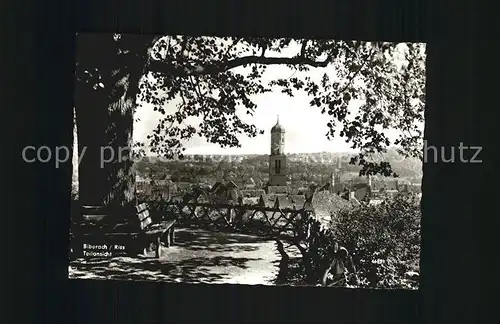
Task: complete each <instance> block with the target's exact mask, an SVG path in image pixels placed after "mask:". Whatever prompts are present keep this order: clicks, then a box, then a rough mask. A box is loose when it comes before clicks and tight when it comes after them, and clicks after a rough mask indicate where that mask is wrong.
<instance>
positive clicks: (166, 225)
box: [136, 203, 176, 258]
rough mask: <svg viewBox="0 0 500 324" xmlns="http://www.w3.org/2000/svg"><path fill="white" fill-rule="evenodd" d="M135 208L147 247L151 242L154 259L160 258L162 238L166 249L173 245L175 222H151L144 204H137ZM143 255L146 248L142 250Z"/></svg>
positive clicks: (172, 220) (173, 220)
mask: <svg viewBox="0 0 500 324" xmlns="http://www.w3.org/2000/svg"><path fill="white" fill-rule="evenodd" d="M136 208H137V216H138V218H139V221H140V227H141V231H142V234H143V236H144V237H145V238H146V244H147V245H148V244H149V243H150V242H151V241H152V242H154V243H155V244H156V250H155V257H156V258H159V257H160V256H161V245H162V244H161V240H162V239H163V238H165V239H166V241H165V245H166V247H167V248H168V247H170V246H171V245H172V244H174V241H175V224H176V220H175V219H171V220H165V221H159V222H153V219H152V218H151V215H150V213H149V209H148V207H147V205H146V204H145V203H142V204H139V205H138V206H137V207H136ZM144 254H146V248H144Z"/></svg>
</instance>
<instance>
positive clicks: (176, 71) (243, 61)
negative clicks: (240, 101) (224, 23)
mask: <svg viewBox="0 0 500 324" xmlns="http://www.w3.org/2000/svg"><path fill="white" fill-rule="evenodd" d="M328 63H329V60H328V59H326V60H324V61H314V60H310V59H306V58H303V57H291V58H289V57H260V56H244V57H239V58H235V59H232V60H229V61H227V62H214V63H208V64H207V65H205V66H194V67H187V66H186V67H184V66H181V65H177V64H175V63H174V62H164V61H159V60H151V62H150V64H149V67H148V68H149V71H151V72H157V73H163V74H169V75H172V76H177V77H186V76H189V75H206V74H216V73H220V72H224V71H227V70H231V69H234V68H236V67H238V66H244V65H248V64H264V65H277V64H286V65H309V66H312V67H326V66H327V65H328Z"/></svg>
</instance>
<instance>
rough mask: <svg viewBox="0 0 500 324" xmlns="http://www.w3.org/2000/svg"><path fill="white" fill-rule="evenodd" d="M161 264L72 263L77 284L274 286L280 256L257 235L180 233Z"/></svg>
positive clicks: (142, 260)
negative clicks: (135, 282)
mask: <svg viewBox="0 0 500 324" xmlns="http://www.w3.org/2000/svg"><path fill="white" fill-rule="evenodd" d="M162 253H163V255H162V258H161V259H159V260H158V259H154V258H152V255H150V256H148V257H143V258H129V257H116V258H112V259H107V260H100V261H90V260H83V259H79V260H76V261H73V262H71V263H70V267H69V277H70V278H74V279H91V278H92V279H117V280H147V281H162V282H186V283H212V284H217V283H220V284H224V283H225V284H248V285H272V284H274V280H275V278H276V276H277V274H278V264H279V261H280V255H279V253H278V251H277V249H276V243H275V242H274V241H270V240H264V239H263V238H260V237H258V236H252V235H243V234H234V233H220V232H212V231H207V230H202V229H178V230H176V245H175V246H173V247H170V248H164V249H163V252H162Z"/></svg>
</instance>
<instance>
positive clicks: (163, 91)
mask: <svg viewBox="0 0 500 324" xmlns="http://www.w3.org/2000/svg"><path fill="white" fill-rule="evenodd" d="M107 37H114V38H113V39H114V43H110V44H114V45H112V46H115V47H116V48H113V51H108V52H109V53H111V54H112V55H113V57H110V60H112V59H114V60H115V61H116V62H120V63H119V64H120V65H122V66H134V67H135V69H138V67H139V66H140V67H141V69H142V70H141V71H142V73H143V78H142V79H141V81H140V82H139V84H138V88H139V90H140V91H139V94H138V100H139V101H138V102H139V103H141V102H145V103H149V104H151V105H153V107H154V108H153V109H154V110H156V111H158V112H160V113H162V114H163V117H162V118H161V119H160V120H159V121H158V125H157V127H156V129H155V130H154V131H153V133H152V134H151V135H150V136H149V143H148V146H150V148H151V150H152V151H153V152H154V153H158V154H162V155H164V156H167V157H174V156H182V153H183V152H184V150H185V148H184V147H183V142H184V140H188V139H190V138H192V137H193V136H195V135H197V136H200V137H202V138H205V139H206V140H207V141H208V142H210V143H215V144H218V145H220V146H222V147H238V146H240V142H239V136H241V135H244V136H251V137H254V136H256V135H257V134H259V133H261V132H262V130H260V129H257V128H256V127H255V125H253V124H251V123H248V122H246V121H244V120H243V119H244V118H242V116H240V114H239V113H238V112H239V111H240V109H242V111H244V112H245V113H246V114H249V115H252V114H253V113H254V111H255V109H257V106H256V104H255V103H254V101H253V98H254V95H258V94H263V93H266V92H270V91H282V92H283V93H286V94H288V95H290V96H294V95H295V94H296V93H298V92H305V93H307V95H308V96H309V97H310V98H311V100H310V105H311V106H312V107H317V109H320V110H321V112H322V113H323V114H325V115H326V116H328V118H325V123H326V124H327V126H328V129H329V131H328V133H327V134H325V136H327V137H328V138H332V137H334V136H342V137H345V138H346V140H347V141H348V142H349V143H350V144H351V146H352V148H355V149H360V150H361V152H362V153H361V154H360V155H359V156H357V157H356V158H355V159H353V161H352V162H353V163H357V164H359V165H361V166H363V169H362V170H361V172H362V173H383V174H385V175H391V174H392V175H394V173H393V172H392V170H391V167H390V164H387V163H385V162H383V161H382V162H376V161H375V162H374V161H373V159H372V157H373V156H374V155H376V154H377V153H380V152H383V151H384V150H385V148H387V147H388V146H389V145H391V144H395V145H399V147H400V150H401V153H402V154H404V155H407V156H413V157H420V156H421V145H420V144H421V142H420V141H421V139H422V134H421V132H420V129H419V128H418V123H419V122H423V107H424V97H425V64H424V60H425V53H424V46H423V45H421V44H395V43H386V42H361V41H333V40H322V39H310V40H305V39H291V38H280V39H267V38H255V37H254V38H240V37H190V36H167V37H152V36H148V37H145V36H132V35H109V36H107ZM151 44H152V45H151ZM110 46H111V45H110ZM294 48H296V51H295V53H292V54H290V51H291V50H293V49H294ZM101 52H102V51H101V49H96V55H100V53H101ZM111 54H110V55H111ZM399 56H401V58H400V59H398V57H399ZM94 61H96V62H97V61H99V62H102V61H103V60H94ZM85 62H86V63H87V64H80V66H79V67H77V74H78V77H79V80H85V82H90V83H92V84H93V86H94V87H95V88H96V89H97V90H98V89H99V87H106V85H105V84H106V82H105V81H106V80H104V79H103V78H102V77H100V76H99V73H96V71H97V72H98V71H100V70H104V69H106V68H107V67H105V66H97V65H96V64H93V60H92V57H91V58H86V59H85ZM139 63H140V64H139ZM117 64H118V63H116V64H113V65H117ZM101 65H102V64H101ZM270 65H284V66H287V67H288V68H289V69H290V70H291V71H294V74H293V75H292V76H291V77H290V78H279V79H274V80H267V79H266V77H265V71H266V69H267V68H268V66H270ZM311 69H324V70H325V73H324V74H323V77H322V78H320V79H319V80H315V79H313V78H311V77H309V76H308V74H307V72H308V71H309V70H311ZM122 70H123V69H122ZM125 70H126V69H125ZM85 71H86V72H85ZM331 73H334V74H335V76H336V77H335V78H333V77H331V75H332V74H331ZM101 74H102V75H107V76H108V77H109V78H113V75H114V73H113V71H110V73H101ZM112 92H113V91H111V92H110V95H111V93H112ZM356 99H361V100H364V104H363V105H362V106H361V107H360V108H359V109H358V111H357V112H353V111H351V110H350V109H349V110H348V109H347V108H348V106H349V104H350V103H351V102H352V101H353V100H356ZM167 104H169V106H170V105H175V107H176V109H175V111H169V110H168V111H167V109H166V106H167ZM193 117H194V118H197V120H198V121H199V122H198V124H197V125H192V124H188V123H186V120H187V119H188V118H193ZM388 128H396V129H397V130H399V133H400V137H399V138H398V139H397V140H396V142H395V143H391V141H390V139H389V138H388V137H387V136H386V134H385V133H384V131H385V130H386V129H388ZM144 144H145V143H139V144H138V145H139V146H144Z"/></svg>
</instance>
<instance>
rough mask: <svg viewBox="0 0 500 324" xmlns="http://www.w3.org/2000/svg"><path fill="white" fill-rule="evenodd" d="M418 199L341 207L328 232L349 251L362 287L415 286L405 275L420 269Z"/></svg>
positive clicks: (400, 196) (408, 198)
mask: <svg viewBox="0 0 500 324" xmlns="http://www.w3.org/2000/svg"><path fill="white" fill-rule="evenodd" d="M420 218H421V212H420V199H419V198H418V197H417V196H416V195H398V196H396V197H394V198H392V199H389V200H386V201H385V202H384V203H382V204H380V205H376V206H370V205H361V206H359V207H357V208H354V209H351V210H341V211H339V212H338V213H336V214H335V215H334V216H333V217H332V221H331V223H330V230H331V235H333V237H335V240H337V241H338V242H339V244H340V245H342V246H345V247H346V248H347V249H348V250H349V251H350V253H351V256H352V258H353V261H354V264H355V266H356V269H357V273H358V277H359V279H360V281H361V286H362V287H370V288H417V287H418V282H416V281H411V280H409V279H408V278H406V276H405V274H406V273H407V272H409V271H414V272H418V271H419V259H420Z"/></svg>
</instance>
